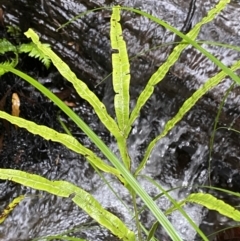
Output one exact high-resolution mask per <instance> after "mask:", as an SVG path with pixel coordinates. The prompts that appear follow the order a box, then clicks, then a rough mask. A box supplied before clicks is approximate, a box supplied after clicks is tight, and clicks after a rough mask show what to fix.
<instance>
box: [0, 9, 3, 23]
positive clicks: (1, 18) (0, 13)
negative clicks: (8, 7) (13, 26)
mask: <svg viewBox="0 0 240 241" xmlns="http://www.w3.org/2000/svg"><path fill="white" fill-rule="evenodd" d="M0 25H1V26H2V27H3V26H4V11H3V9H2V8H0Z"/></svg>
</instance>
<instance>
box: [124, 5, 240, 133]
mask: <svg viewBox="0 0 240 241" xmlns="http://www.w3.org/2000/svg"><path fill="white" fill-rule="evenodd" d="M229 2H230V0H221V1H219V3H218V4H217V5H216V6H215V8H213V9H211V10H210V11H209V12H208V14H207V16H206V17H204V18H203V19H202V20H201V21H200V22H199V23H198V24H196V25H195V26H194V27H193V29H192V30H191V31H190V32H189V33H188V34H187V35H186V36H184V35H183V34H179V32H178V35H179V36H181V37H183V38H184V40H187V41H188V42H189V43H191V44H192V45H194V46H195V45H197V44H196V42H194V39H195V38H196V37H197V36H198V33H199V31H200V28H201V26H202V25H204V24H206V23H208V22H210V21H212V20H213V18H214V17H215V16H216V15H217V14H218V13H219V12H221V11H222V10H223V9H224V8H225V6H226V5H227V4H228V3H229ZM122 8H123V9H127V10H128V8H125V7H122ZM131 10H132V11H134V12H139V13H140V14H143V15H145V16H147V17H149V18H150V19H152V20H154V21H156V22H157V23H159V24H162V25H163V26H164V25H165V26H168V28H169V29H171V30H172V29H173V27H170V26H169V25H167V24H166V23H165V22H164V21H162V20H159V19H157V18H154V17H153V16H151V15H149V14H147V13H143V12H142V11H136V10H135V9H134V10H133V9H131ZM174 32H176V31H175V30H174ZM189 39H190V41H189ZM184 40H182V44H181V43H180V44H179V45H177V46H176V47H175V48H174V49H173V52H172V53H171V54H170V55H169V57H168V59H167V61H166V62H165V63H164V64H162V65H161V66H160V67H159V69H158V70H157V71H156V72H155V73H154V74H153V75H152V76H151V78H150V80H149V81H148V83H147V85H146V87H145V88H144V90H143V92H142V93H141V94H140V96H139V98H138V100H137V104H136V106H135V107H134V109H133V111H132V113H131V115H130V120H129V129H128V133H129V132H130V130H131V128H130V126H131V125H132V124H133V122H134V121H135V120H136V118H137V117H138V116H139V112H140V110H141V108H142V107H143V106H144V105H145V103H146V102H147V100H148V99H149V98H150V96H151V95H152V93H153V90H154V86H155V85H156V84H158V83H159V82H160V81H161V80H162V79H163V78H164V77H165V75H166V73H167V72H168V71H169V68H170V67H171V66H173V65H174V63H175V62H176V61H177V60H178V58H179V56H180V54H181V52H182V51H183V50H184V49H185V48H186V47H187V46H188V45H187V44H185V41H184ZM183 43H184V44H183ZM197 46H198V49H201V50H202V51H201V52H203V53H204V54H206V56H207V53H206V52H207V51H206V50H205V51H204V49H202V48H201V47H200V46H199V45H197ZM195 47H196V46H195ZM208 56H209V55H208ZM209 58H210V57H209ZM210 59H212V58H210ZM218 62H220V61H218ZM220 65H221V66H222V68H223V69H226V68H227V67H226V66H224V65H223V64H222V63H221V62H220ZM238 79H239V78H238ZM239 82H240V80H239Z"/></svg>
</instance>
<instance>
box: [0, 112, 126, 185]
mask: <svg viewBox="0 0 240 241" xmlns="http://www.w3.org/2000/svg"><path fill="white" fill-rule="evenodd" d="M0 118H3V119H6V120H8V121H9V122H11V123H12V124H14V125H17V126H19V127H21V128H25V129H27V130H28V131H29V132H31V133H33V134H35V135H40V136H42V137H43V138H44V139H46V140H52V141H55V142H59V143H61V144H63V145H65V146H66V147H67V148H69V149H70V150H72V151H75V152H76V153H79V154H82V155H83V156H85V157H86V158H87V159H88V160H89V162H90V163H91V164H93V165H94V166H96V167H97V168H98V169H100V170H102V171H104V172H108V173H111V174H113V175H115V176H117V177H118V178H119V180H120V181H121V182H122V183H124V184H126V182H125V180H124V179H123V177H122V175H121V173H120V172H119V171H118V170H117V169H115V168H114V167H111V166H109V165H107V164H106V163H104V162H103V161H102V160H101V159H100V158H99V157H98V156H97V155H96V154H95V153H93V152H92V151H91V150H90V149H88V148H86V147H84V146H83V145H82V144H81V143H79V142H78V141H77V140H76V139H75V138H74V137H73V136H70V135H67V134H62V133H59V132H57V131H55V130H53V129H51V128H49V127H47V126H43V125H37V124H36V123H34V122H32V121H28V120H26V119H23V118H20V117H15V116H12V115H9V114H7V113H6V112H3V111H0Z"/></svg>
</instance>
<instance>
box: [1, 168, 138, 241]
mask: <svg viewBox="0 0 240 241" xmlns="http://www.w3.org/2000/svg"><path fill="white" fill-rule="evenodd" d="M0 179H3V180H11V181H14V182H17V183H20V184H22V185H24V186H27V187H31V188H34V189H37V190H42V191H46V192H48V193H51V194H54V195H57V196H59V197H65V198H70V199H71V200H72V201H73V202H74V203H76V204H77V205H78V206H79V207H80V208H82V209H83V210H84V211H85V212H86V213H88V215H90V216H91V217H92V218H93V219H95V220H96V221H97V222H98V223H99V224H101V225H102V226H104V227H106V228H107V229H109V230H110V231H111V233H113V234H114V235H116V236H118V237H119V238H120V239H122V240H124V241H135V235H134V233H133V232H132V231H131V230H129V229H128V228H127V227H126V225H125V224H124V223H123V222H122V221H121V220H120V219H119V218H118V217H116V216H115V215H113V214H112V213H110V212H108V211H107V210H105V209H104V208H103V207H102V206H101V204H100V203H99V202H98V201H97V200H96V199H95V198H94V197H93V196H92V195H91V194H89V193H87V192H86V191H84V190H83V189H81V188H79V187H77V186H75V185H73V184H72V183H70V182H67V181H50V180H48V179H46V178H44V177H41V176H38V175H35V174H29V173H26V172H23V171H18V170H13V169H0Z"/></svg>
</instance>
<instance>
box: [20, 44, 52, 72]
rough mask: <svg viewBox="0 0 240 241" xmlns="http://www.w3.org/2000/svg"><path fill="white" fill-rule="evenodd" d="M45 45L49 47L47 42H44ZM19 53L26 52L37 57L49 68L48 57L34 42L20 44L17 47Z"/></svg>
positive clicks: (49, 61)
mask: <svg viewBox="0 0 240 241" xmlns="http://www.w3.org/2000/svg"><path fill="white" fill-rule="evenodd" d="M44 45H45V47H47V48H50V45H49V44H44ZM19 53H27V54H28V55H29V56H30V57H33V58H38V59H39V60H40V61H41V62H42V63H43V64H44V65H45V66H46V68H49V66H50V64H51V60H50V58H49V57H48V56H47V55H45V54H44V53H43V52H42V51H41V50H40V49H39V48H37V46H36V44H34V43H27V44H21V45H20V47H19Z"/></svg>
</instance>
